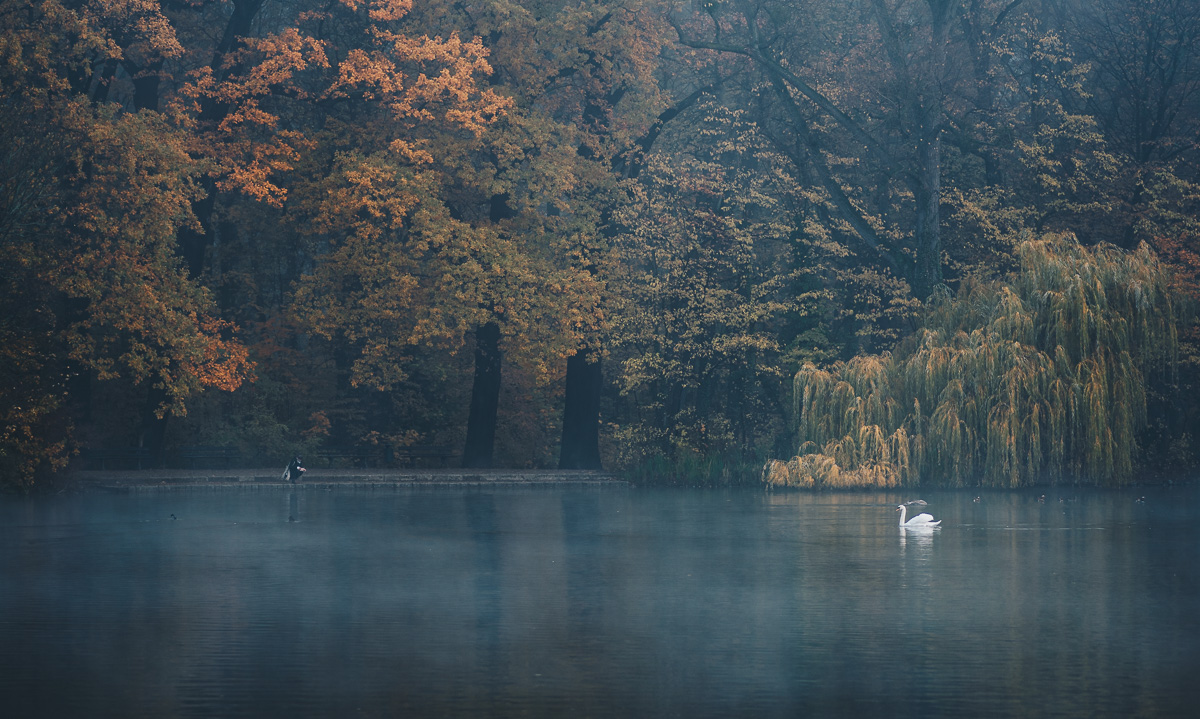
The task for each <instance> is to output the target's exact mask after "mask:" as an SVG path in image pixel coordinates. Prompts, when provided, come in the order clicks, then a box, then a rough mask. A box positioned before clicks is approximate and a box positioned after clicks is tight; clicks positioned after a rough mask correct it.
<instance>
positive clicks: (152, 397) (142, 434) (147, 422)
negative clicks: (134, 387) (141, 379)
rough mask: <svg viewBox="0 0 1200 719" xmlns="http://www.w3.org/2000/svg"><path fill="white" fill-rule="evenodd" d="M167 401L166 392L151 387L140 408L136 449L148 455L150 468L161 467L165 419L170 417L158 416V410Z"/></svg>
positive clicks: (164, 441) (165, 415) (167, 413)
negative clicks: (144, 402) (140, 421)
mask: <svg viewBox="0 0 1200 719" xmlns="http://www.w3.org/2000/svg"><path fill="white" fill-rule="evenodd" d="M166 400H167V392H166V390H164V389H162V388H160V387H155V386H153V385H151V387H150V391H149V392H148V393H147V394H146V404H145V405H144V406H143V407H142V426H141V429H140V430H139V432H138V447H140V448H142V449H145V450H147V451H148V452H149V453H150V462H151V465H152V466H155V467H161V466H162V465H163V450H164V445H165V443H166V437H167V419H168V418H169V417H170V416H171V415H170V413H169V412H164V413H163V415H162V416H161V417H159V416H158V408H159V407H161V406H162V405H163V403H164V402H166Z"/></svg>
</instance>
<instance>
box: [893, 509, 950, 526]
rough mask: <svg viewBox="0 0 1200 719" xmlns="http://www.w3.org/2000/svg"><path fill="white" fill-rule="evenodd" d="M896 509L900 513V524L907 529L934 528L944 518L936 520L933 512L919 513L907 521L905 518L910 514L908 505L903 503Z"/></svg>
mask: <svg viewBox="0 0 1200 719" xmlns="http://www.w3.org/2000/svg"><path fill="white" fill-rule="evenodd" d="M896 511H897V512H899V513H900V526H901V527H903V528H905V529H932V528H933V527H936V526H938V525H939V524H941V523H942V520H940V519H939V520H937V521H934V519H933V515H932V514H918V515H917V516H915V517H913V518H912V519H910V520H908V521H907V522H906V521H904V518H905V517H906V516H908V507H906V506H905V505H903V504H901V505H900V506H898V507H896Z"/></svg>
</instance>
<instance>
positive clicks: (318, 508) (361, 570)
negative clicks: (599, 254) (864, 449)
mask: <svg viewBox="0 0 1200 719" xmlns="http://www.w3.org/2000/svg"><path fill="white" fill-rule="evenodd" d="M1042 492H1045V493H1046V495H1047V496H1046V498H1045V502H1044V503H1043V502H1039V501H1038V495H1039V494H1041V493H1042ZM1143 494H1144V495H1145V502H1144V503H1139V502H1136V501H1135V498H1136V497H1138V496H1141V495H1143ZM922 496H923V498H924V499H926V500H927V501H929V506H928V507H926V508H925V509H926V510H927V511H930V512H932V513H933V514H934V515H935V516H937V517H938V518H940V519H943V520H944V521H943V528H942V529H940V530H938V531H936V532H932V533H930V532H917V533H913V532H904V531H903V530H900V529H898V528H897V526H896V522H897V519H898V517H897V515H896V513H895V512H894V508H895V504H896V503H897V502H898V501H901V500H903V499H908V498H910V497H909V496H904V495H898V494H889V493H853V494H807V493H776V494H769V493H763V492H761V491H695V490H691V491H684V490H651V489H632V488H626V487H602V488H597V487H590V488H552V489H547V488H532V489H512V488H504V489H497V490H488V491H485V490H468V489H455V488H446V489H436V490H405V491H395V492H393V491H353V490H337V491H331V492H330V491H323V490H319V489H315V488H303V487H301V488H299V489H296V490H291V491H288V490H279V491H275V490H258V491H240V490H228V491H221V492H212V491H199V490H197V491H187V490H181V491H161V492H152V493H143V494H130V495H105V494H83V495H77V496H67V497H41V498H33V499H23V498H14V497H5V498H0V712H3V713H4V714H5V715H7V716H40V717H58V716H61V717H75V716H93V717H98V716H112V717H175V716H178V717H187V716H215V715H220V716H280V717H282V716H287V717H325V716H339V717H341V716H368V717H371V716H379V717H393V716H451V717H455V716H463V717H467V716H471V717H474V716H497V717H510V716H512V717H515V716H564V715H571V716H595V717H608V716H612V717H626V716H655V717H660V716H661V717H670V716H679V717H708V716H711V717H724V716H755V717H758V716H798V715H808V714H815V715H826V716H832V715H858V716H885V715H886V716H901V717H904V716H946V717H962V716H997V715H1007V716H1012V715H1037V716H1114V717H1115V716H1121V717H1125V716H1191V715H1192V711H1193V710H1194V707H1195V706H1196V705H1197V702H1198V701H1200V687H1198V686H1197V684H1196V682H1195V676H1196V671H1197V670H1198V669H1200V581H1198V580H1200V568H1198V565H1197V551H1198V550H1200V529H1198V527H1197V522H1196V520H1197V517H1198V514H1200V502H1198V501H1197V500H1198V499H1200V492H1197V490H1196V489H1194V488H1183V489H1178V488H1177V489H1161V490H1158V489H1156V490H1149V489H1140V490H1136V491H1135V490H1129V491H1122V492H1100V491H1078V490H1063V491H1058V490H1037V491H1029V492H1024V493H1019V492H1013V493H995V494H986V495H983V496H981V497H980V501H979V502H974V501H973V495H972V494H970V493H958V492H927V493H924V494H923V495H922ZM1060 497H1061V498H1062V499H1063V501H1062V502H1060V501H1059V498H1060ZM172 515H174V516H175V517H176V518H175V519H172V518H171V516H172Z"/></svg>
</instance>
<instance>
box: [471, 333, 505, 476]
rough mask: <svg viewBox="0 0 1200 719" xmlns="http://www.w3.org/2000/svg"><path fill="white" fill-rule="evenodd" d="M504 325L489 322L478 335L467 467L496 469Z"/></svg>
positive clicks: (476, 335)
mask: <svg viewBox="0 0 1200 719" xmlns="http://www.w3.org/2000/svg"><path fill="white" fill-rule="evenodd" d="M500 360H501V355H500V325H498V324H496V323H495V322H488V323H487V324H485V325H484V326H482V327H480V328H479V329H478V330H476V332H475V382H474V384H472V385H471V413H470V416H469V417H468V418H467V442H466V446H465V447H464V448H463V466H464V467H475V468H484V467H491V466H492V451H493V447H494V446H495V443H496V411H497V409H498V408H499V406H500Z"/></svg>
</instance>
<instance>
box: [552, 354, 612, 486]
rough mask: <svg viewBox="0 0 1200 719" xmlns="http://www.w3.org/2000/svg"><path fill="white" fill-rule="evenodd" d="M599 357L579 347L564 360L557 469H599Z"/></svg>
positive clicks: (600, 381)
mask: <svg viewBox="0 0 1200 719" xmlns="http://www.w3.org/2000/svg"><path fill="white" fill-rule="evenodd" d="M600 369H601V368H600V358H599V357H598V356H594V353H592V352H588V351H586V350H580V351H578V352H576V353H575V354H573V355H571V356H570V357H569V358H568V359H567V387H566V404H565V406H564V408H563V430H562V445H561V451H560V453H559V458H558V468H559V469H602V465H601V462H600V389H601V386H602V384H603V383H602V374H601V371H600Z"/></svg>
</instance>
